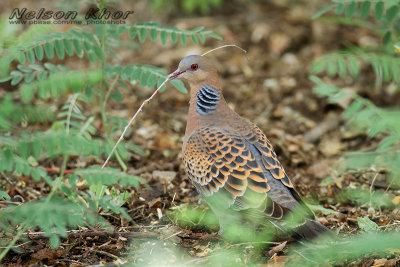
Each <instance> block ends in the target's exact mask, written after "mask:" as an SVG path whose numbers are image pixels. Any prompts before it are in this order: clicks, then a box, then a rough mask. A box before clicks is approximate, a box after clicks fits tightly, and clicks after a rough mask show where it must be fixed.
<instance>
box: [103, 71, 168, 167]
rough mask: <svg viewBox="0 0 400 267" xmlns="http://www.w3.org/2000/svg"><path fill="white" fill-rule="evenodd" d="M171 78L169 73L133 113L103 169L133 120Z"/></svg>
mask: <svg viewBox="0 0 400 267" xmlns="http://www.w3.org/2000/svg"><path fill="white" fill-rule="evenodd" d="M170 78H171V74H169V75H168V76H167V79H166V80H165V81H164V82H163V83H162V84H160V86H159V87H158V88H157V90H155V91H154V93H153V94H152V95H151V96H150V97H149V98H147V99H146V100H145V101H143V103H142V104H141V105H140V107H139V109H138V110H137V111H136V113H135V115H133V117H132V118H131V120H130V121H129V122H128V124H127V125H126V126H125V128H124V131H123V132H122V134H121V136H120V137H119V139H118V141H117V143H115V145H114V147H113V149H112V150H111V152H110V154H109V155H108V157H107V159H106V161H104V164H103V166H101V168H102V169H103V168H104V167H105V166H106V165H107V163H108V161H109V160H110V158H111V156H112V154H113V153H114V151H115V149H116V148H117V146H118V144H119V143H120V142H121V141H122V139H124V136H125V133H126V131H128V129H129V127H130V126H131V124H132V122H133V121H134V120H135V119H136V117H137V115H138V114H139V113H140V112H141V111H142V109H143V106H144V105H145V104H147V103H148V102H149V101H150V100H152V99H153V97H154V96H155V95H156V94H157V93H158V91H159V90H160V89H161V88H162V87H163V86H164V84H166V83H167V82H168V81H169V80H170Z"/></svg>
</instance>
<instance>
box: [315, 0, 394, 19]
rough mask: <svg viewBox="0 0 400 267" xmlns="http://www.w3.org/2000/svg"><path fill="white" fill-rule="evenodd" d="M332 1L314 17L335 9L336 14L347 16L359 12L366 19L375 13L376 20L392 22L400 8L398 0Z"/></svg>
mask: <svg viewBox="0 0 400 267" xmlns="http://www.w3.org/2000/svg"><path fill="white" fill-rule="evenodd" d="M332 2H334V3H333V4H329V5H327V6H325V7H323V8H322V9H321V10H319V11H318V12H317V13H315V15H314V16H313V17H312V19H317V18H319V17H320V16H322V15H323V14H325V13H327V12H329V11H331V10H334V13H335V14H336V15H342V14H344V15H345V16H346V17H347V18H351V17H353V16H355V15H357V14H359V16H360V17H361V18H363V19H365V18H367V17H368V16H370V15H371V13H373V17H374V18H375V20H377V21H381V20H385V21H387V22H391V21H392V20H393V19H394V18H395V17H396V16H397V13H398V10H399V9H398V4H399V1H398V0H388V1H382V0H332ZM385 11H386V12H385Z"/></svg>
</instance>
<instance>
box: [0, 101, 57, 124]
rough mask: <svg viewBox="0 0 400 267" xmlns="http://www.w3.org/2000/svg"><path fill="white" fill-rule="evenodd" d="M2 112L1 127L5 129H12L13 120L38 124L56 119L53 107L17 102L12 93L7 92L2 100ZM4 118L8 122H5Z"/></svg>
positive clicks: (0, 112)
mask: <svg viewBox="0 0 400 267" xmlns="http://www.w3.org/2000/svg"><path fill="white" fill-rule="evenodd" d="M0 114H1V115H0V129H3V130H10V128H11V122H12V123H22V122H27V123H29V124H36V123H38V122H40V123H48V122H52V121H53V120H54V119H55V116H54V110H53V108H52V107H50V106H46V105H41V106H38V105H30V104H21V103H16V102H15V101H13V99H12V96H11V94H6V95H5V96H4V98H3V99H2V100H0ZM3 119H4V120H6V121H7V122H8V123H6V124H4V122H3ZM7 125H8V126H7Z"/></svg>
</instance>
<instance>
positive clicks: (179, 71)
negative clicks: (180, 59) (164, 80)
mask: <svg viewBox="0 0 400 267" xmlns="http://www.w3.org/2000/svg"><path fill="white" fill-rule="evenodd" d="M184 72H185V71H184V70H179V69H177V70H176V71H174V72H173V73H171V74H170V75H169V80H173V79H176V78H178V77H179V76H180V75H181V74H182V73H184Z"/></svg>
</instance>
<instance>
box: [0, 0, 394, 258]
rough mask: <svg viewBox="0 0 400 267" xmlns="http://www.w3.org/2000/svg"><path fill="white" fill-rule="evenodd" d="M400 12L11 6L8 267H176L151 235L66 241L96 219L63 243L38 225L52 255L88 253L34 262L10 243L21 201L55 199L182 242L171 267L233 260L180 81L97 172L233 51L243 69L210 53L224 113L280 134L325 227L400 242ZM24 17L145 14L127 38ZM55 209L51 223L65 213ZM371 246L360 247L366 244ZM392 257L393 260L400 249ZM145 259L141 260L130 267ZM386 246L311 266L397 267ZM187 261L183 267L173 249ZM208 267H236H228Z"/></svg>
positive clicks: (31, 246) (160, 1) (159, 110)
mask: <svg viewBox="0 0 400 267" xmlns="http://www.w3.org/2000/svg"><path fill="white" fill-rule="evenodd" d="M398 4H399V3H398V1H329V0H326V1H316V0H307V1H305V0H304V1H301V0H298V1H293V0H268V1H267V0H265V1H262V0H234V1H227V0H203V1H195V0H171V1H167V0H151V1H150V0H148V1H57V2H56V1H51V2H50V1H7V0H6V1H3V2H2V7H1V14H0V16H1V17H0V19H1V21H0V53H1V54H2V57H3V59H2V60H1V61H0V72H1V73H0V74H1V76H0V79H1V80H0V82H1V83H0V112H1V113H0V129H1V134H2V135H3V136H0V151H1V154H0V159H1V160H3V161H1V162H0V171H1V175H2V182H1V183H2V184H1V186H2V189H1V190H0V193H1V194H2V195H1V196H2V198H3V199H4V201H5V202H4V203H3V206H4V207H3V209H4V210H3V214H6V215H7V214H8V215H7V216H8V217H7V216H6V217H4V218H5V219H4V220H8V221H3V223H5V224H7V225H9V227H8V228H7V227H4V229H3V231H4V233H5V235H4V236H5V238H3V239H2V242H3V243H4V244H3V245H4V247H7V248H8V249H7V250H9V249H11V250H10V252H8V254H7V256H5V255H3V256H4V257H5V258H4V259H3V260H4V263H5V264H12V263H16V262H17V263H18V264H27V263H28V262H31V263H35V264H39V263H44V262H46V263H49V264H52V265H54V264H55V263H57V262H61V263H63V264H66V265H69V264H72V263H73V262H75V261H76V262H78V263H82V264H95V263H98V262H100V261H104V262H112V261H114V262H115V261H118V260H121V259H122V258H124V256H127V255H130V257H132V258H131V259H133V261H134V262H135V263H137V264H139V263H140V262H144V261H147V262H148V264H150V263H152V264H155V265H157V262H158V263H159V260H160V258H157V257H154V258H152V257H151V256H149V255H151V253H150V254H149V250H151V249H152V248H153V247H152V246H155V245H153V243H152V242H153V241H151V242H150V241H149V242H148V241H147V240H148V239H149V238H150V237H154V236H146V234H143V236H142V237H141V238H142V239H140V240H139V239H134V241H132V240H131V241H132V242H129V241H128V240H127V238H125V237H124V235H123V234H121V235H119V236H118V235H116V236H113V237H112V238H111V237H109V236H107V238H109V240H110V241H109V242H110V243H105V242H104V239H102V238H101V237H100V238H97V239H96V240H92V239H90V238H89V239H88V236H85V235H83V237H81V238H80V239H79V240H71V237H70V236H68V235H66V234H64V235H63V234H61V233H64V232H65V231H66V229H67V228H68V229H70V228H74V227H76V226H77V225H79V226H80V225H81V224H82V223H83V222H76V223H71V224H70V225H67V226H65V225H64V226H61V228H62V227H64V228H62V229H64V230H65V231H64V232H63V231H60V232H57V231H56V232H54V231H53V230H54V229H53V228H51V227H53V226H54V227H55V228H57V227H59V225H58V224H57V223H56V222H55V223H54V225H52V226H51V227H50V226H49V229H43V228H41V227H43V226H41V221H40V220H39V219H38V221H36V224H35V223H32V222H31V224H26V225H25V226H26V227H25V228H23V229H24V230H27V229H29V230H31V231H39V230H42V231H44V232H46V234H45V235H44V236H46V238H47V237H50V241H51V238H52V236H54V237H53V241H51V245H52V248H55V247H57V246H58V245H59V244H60V242H61V241H62V240H64V241H63V242H64V243H65V244H69V245H71V246H72V247H73V249H66V247H67V246H64V247H62V248H61V249H60V247H59V248H58V249H53V250H52V249H49V248H48V245H47V243H46V242H47V241H46V239H40V238H38V239H37V240H36V239H35V240H36V241H35V242H34V243H32V242H30V243H28V245H26V246H25V247H24V246H21V247H19V248H18V249H16V248H15V247H13V246H14V244H12V245H11V246H10V245H9V244H10V243H9V242H10V239H7V238H6V237H8V238H11V240H13V239H12V236H15V231H16V230H15V228H13V227H15V225H20V224H21V222H20V221H18V220H15V221H12V219H11V218H12V217H15V212H17V214H20V213H21V214H25V213H23V212H25V211H21V210H17V211H15V210H11V209H10V204H7V203H8V202H7V201H11V202H15V203H17V204H18V205H19V206H24V205H25V203H30V202H31V201H35V200H38V199H41V198H43V199H46V198H47V199H51V198H53V197H55V196H58V197H60V198H61V200H60V207H61V208H62V207H63V205H65V203H64V202H65V201H66V199H71V198H72V196H74V197H77V198H78V196H79V198H82V199H83V200H82V203H83V204H84V205H86V206H88V207H90V209H91V210H92V211H95V212H98V214H100V215H102V219H99V220H100V221H102V222H104V221H106V222H107V223H108V224H109V225H111V226H112V227H113V228H114V231H116V232H126V231H127V229H131V230H132V229H133V230H134V231H136V232H141V233H142V232H145V233H148V232H151V231H153V232H155V233H156V234H157V236H158V237H160V236H161V240H164V239H166V238H168V245H166V243H164V244H163V243H162V242H161V243H160V244H157V246H161V247H159V248H158V249H157V251H158V252H159V253H160V255H159V257H161V258H163V257H166V256H165V255H169V257H170V262H169V263H170V264H177V263H178V262H184V263H185V264H186V263H188V262H193V263H195V264H200V265H201V264H205V262H207V260H210V259H212V257H211V255H213V253H214V252H215V251H217V252H218V253H220V254H221V255H225V254H224V253H225V252H226V251H225V249H227V248H231V244H227V243H224V242H225V241H215V240H213V241H209V240H212V239H207V238H206V239H204V236H203V235H210V234H211V233H213V232H215V231H216V230H217V229H218V226H217V224H216V222H215V219H213V215H212V213H211V212H210V211H208V209H207V207H206V205H205V204H204V203H200V204H196V203H198V199H199V197H198V195H197V193H196V190H195V189H194V187H193V186H192V185H191V183H190V181H189V179H188V177H187V176H186V175H185V173H184V170H183V166H182V163H181V158H180V156H181V148H182V140H183V136H184V131H185V126H186V114H187V111H188V101H189V95H188V94H187V93H185V92H186V90H185V88H184V85H183V84H181V83H179V82H175V83H174V84H172V83H171V84H167V86H166V88H165V90H164V91H163V92H160V93H159V94H157V95H156V97H155V98H154V99H153V100H152V101H151V102H150V103H149V104H147V105H145V106H144V109H143V112H142V113H141V114H140V116H139V117H138V118H137V119H136V121H135V122H134V124H133V125H132V127H131V128H130V129H129V131H128V133H127V135H126V136H125V142H123V144H122V145H120V148H119V150H118V151H117V156H116V157H113V158H112V160H111V162H110V163H109V165H108V166H109V167H110V169H109V170H108V173H106V172H104V171H102V170H99V168H98V167H99V166H101V164H102V163H103V161H104V159H105V158H106V156H107V155H108V153H109V152H110V150H111V147H112V146H113V145H114V144H115V142H116V140H117V139H118V138H119V136H120V135H121V133H122V131H123V129H124V127H125V125H126V124H127V123H128V121H129V119H130V118H131V116H132V115H133V114H134V113H135V112H136V110H137V109H138V108H139V106H140V105H141V103H142V102H143V101H144V100H145V99H147V98H148V97H149V96H150V95H151V94H152V92H153V90H154V89H155V88H156V85H159V84H161V82H162V81H164V80H165V77H166V74H168V73H171V72H172V71H174V70H175V69H176V68H177V66H178V63H179V61H180V60H181V59H182V58H183V57H185V56H187V55H192V54H197V55H200V54H202V53H205V52H207V51H208V50H210V49H213V48H216V47H218V46H221V45H225V44H236V45H238V46H240V47H242V48H243V49H245V50H247V53H246V54H244V53H243V52H242V51H240V50H239V49H237V48H233V47H229V48H224V49H220V50H217V51H215V52H213V53H211V54H209V55H207V57H208V58H211V59H212V60H213V62H214V63H215V65H216V67H217V69H218V72H219V75H220V79H221V84H222V87H223V90H224V95H225V99H226V100H227V102H228V103H229V105H230V106H231V107H232V108H233V109H234V110H235V111H236V112H237V113H239V114H240V115H241V116H243V117H245V118H247V119H249V120H250V121H252V122H254V123H256V124H257V125H258V126H259V127H260V128H261V129H262V130H263V131H264V133H265V134H266V135H267V137H268V138H269V139H270V141H271V143H272V144H273V145H274V149H275V151H276V153H277V155H278V158H279V160H280V161H281V163H282V165H283V166H284V168H285V169H286V172H287V174H288V175H289V177H291V179H292V181H293V182H294V183H295V186H296V188H297V189H298V191H299V193H300V195H301V196H304V198H305V200H306V202H307V203H309V204H310V205H311V206H312V209H313V210H314V211H315V212H316V215H317V216H318V219H319V221H320V222H321V223H322V224H324V225H325V226H327V227H329V228H332V229H333V231H335V232H337V233H340V234H343V235H345V236H347V235H350V234H353V233H355V232H357V233H364V234H369V233H371V232H372V233H375V234H377V233H378V232H382V233H384V232H388V231H392V230H393V231H398V229H399V228H398V226H399V222H400V215H399V209H398V208H399V203H400V191H399V186H398V185H399V173H400V168H399V166H400V154H399V151H400V150H399V143H400V142H399V140H400V123H399V120H400V111H399V108H398V107H399V104H400V93H399V80H400V78H399V77H400V76H399V73H400V72H399V71H400V60H399V57H398V53H399V51H400V50H399V49H400V45H399V43H398V42H399V38H398V36H399V32H400V20H399V14H398ZM15 8H19V9H20V10H21V9H23V8H26V9H27V11H26V12H29V11H36V12H39V10H40V8H45V10H53V11H55V12H56V11H58V10H64V11H67V10H70V11H78V19H79V20H82V21H83V22H87V21H88V20H86V19H85V18H84V17H83V16H84V14H85V13H86V12H88V11H89V10H90V8H107V9H108V10H110V11H111V12H116V11H123V12H126V11H133V13H132V14H131V15H129V16H128V18H127V19H126V20H120V22H121V21H122V22H121V23H118V24H116V23H117V21H118V20H110V21H114V23H113V24H105V23H103V24H102V23H99V24H90V25H74V24H61V25H60V24H55V23H50V24H48V25H30V24H29V21H35V20H36V19H33V20H29V19H24V18H22V19H19V20H18V19H17V20H13V21H20V23H16V22H14V23H10V19H9V16H10V14H11V13H12V11H13V10H14V9H15ZM36 15H37V13H36ZM23 21H28V24H26V23H25V24H24V23H23ZM37 21H40V20H37ZM50 21H54V20H50ZM104 21H105V20H103V22H104ZM199 27H201V28H199ZM203 27H204V28H203ZM82 32H83V33H82ZM55 33H56V34H55ZM193 36H194V37H193ZM65 39H67V41H64V40H65ZM60 40H61V41H60ZM79 48H80V51H79ZM396 53H397V54H396ZM21 65H22V67H21ZM44 72H45V74H41V73H44ZM41 75H42V76H41ZM110 88H111V89H110ZM74 114H75V115H74ZM61 133H62V134H61ZM49 140H53V141H49ZM63 140H64V141H63ZM52 142H53V143H52ZM77 146H79V147H80V148H79V149H78V148H77ZM38 147H40V148H38ZM21 166H22V167H21ZM96 166H97V168H96ZM38 170H40V171H38ZM110 177H112V179H111V178H110ZM114 178H115V179H114ZM110 180H112V181H110ZM139 182H140V185H139ZM65 188H69V189H68V190H70V191H68V190H67V189H65ZM6 202H7V203H6ZM109 202H112V203H114V204H115V205H114V206H113V205H111V206H110V205H108V204H107V203H109ZM44 203H46V202H44ZM82 203H80V204H77V203H76V202H73V203H72V204H71V203H70V204H71V205H78V206H79V205H82ZM42 204H43V203H42ZM43 205H46V204H43ZM44 207H48V206H44ZM60 207H59V208H60ZM27 209H28V208H27ZM43 210H47V211H48V213H46V215H45V216H50V215H49V214H51V212H52V211H51V209H50V210H48V209H46V208H43ZM0 212H2V211H1V210H0ZM18 212H20V213H18ZM26 212H28V211H26ZM177 214H178V215H177ZM188 214H189V215H188ZM124 215H126V216H125V217H124ZM21 216H22V215H21ZM57 216H62V215H57ZM22 217H23V216H22ZM100 217H101V216H100ZM129 217H130V218H132V219H133V220H134V222H135V224H133V223H132V222H130V221H129V219H128V218H129ZM188 218H189V219H188ZM51 229H53V230H51ZM57 229H58V228H57ZM89 229H90V228H89ZM126 236H129V235H128V234H126ZM60 237H61V238H64V239H62V240H61V239H60ZM103 237H104V236H103ZM65 238H66V239H65ZM208 238H211V237H208ZM365 238H370V236H367V237H365ZM384 238H386V237H382V239H379V240H381V241H382V240H383V241H385V240H386V239H384ZM204 240H206V241H204ZM360 240H361V241H357V240H356V241H357V242H359V243H357V242H356V241H355V243H354V244H353V245H354V246H362V245H365V242H363V241H362V239H360ZM365 240H367V239H365ZM368 240H370V239H368ZM371 240H374V239H371ZM388 240H389V239H388ZM383 241H382V242H383ZM386 241H387V240H386ZM386 241H385V242H386ZM372 242H374V241H372ZM129 244H130V245H129ZM154 244H155V243H154ZM282 244H283V243H273V246H274V247H273V248H265V247H264V249H263V250H262V252H261V254H257V256H255V254H256V253H255V252H254V251H251V250H248V249H247V248H246V249H244V247H241V246H238V245H232V246H234V247H235V248H237V249H243V250H240V251H241V253H240V255H237V254H234V255H235V257H234V262H236V263H237V264H249V263H251V262H252V263H254V262H263V263H265V262H267V263H268V264H281V263H284V262H287V261H288V260H289V259H288V257H287V256H286V255H287V254H288V250H290V247H289V246H288V245H286V243H284V244H283V245H282ZM385 244H386V246H389V247H390V245H392V247H390V248H392V249H393V248H397V247H398V246H399V245H397V244H394V243H387V242H386V243H385ZM393 244H394V245H393ZM246 245H248V243H246ZM264 245H265V244H264ZM270 245H271V244H270ZM370 245H371V244H370ZM129 246H131V247H133V249H132V251H141V252H140V253H139V252H138V253H133V254H132V252H129V251H130V250H129ZM88 247H91V248H92V249H91V250H88V249H87V248H88ZM371 247H373V245H371ZM371 247H360V251H357V252H355V254H354V255H352V256H349V257H348V258H346V257H343V258H341V259H339V258H340V257H339V258H337V257H336V259H335V256H334V255H336V254H337V253H339V252H338V251H339V250H336V251H334V252H332V251H330V252H327V254H324V255H325V256H324V257H321V258H318V257H317V256H315V255H311V256H309V257H311V259H313V260H314V263H321V262H324V261H325V263H326V261H327V259H328V262H329V261H330V262H331V263H336V264H351V263H352V261H353V260H354V261H355V263H354V262H353V263H354V264H355V265H357V264H361V265H363V266H372V265H374V266H383V265H384V266H395V264H396V263H397V264H399V258H398V255H397V256H395V255H393V253H389V252H388V251H389V250H387V249H388V247H385V246H384V245H382V247H381V249H382V251H380V252H376V255H382V257H381V256H376V257H367V258H365V259H362V256H363V255H364V254H365V253H369V252H370V251H371V250H369V249H371ZM139 248H140V249H142V250H140V249H139ZM351 248H352V247H350V249H351ZM44 249H46V250H45V251H44ZM47 249H48V250H47ZM175 249H177V250H178V251H179V252H173V250H175ZM50 251H51V252H50ZM83 251H89V252H87V253H86V252H85V253H86V254H85V253H83ZM99 251H100V252H99ZM121 251H122V252H121ZM243 251H244V252H243ZM39 252H41V253H42V254H39ZM45 252H46V253H45ZM164 252H165V253H166V254H165V255H164V254H163V253H164ZM222 252H223V253H222ZM308 252H309V251H308ZM43 253H44V254H43ZM57 253H59V254H57ZM82 253H83V254H82ZM218 253H217V254H218ZM329 253H331V254H329ZM289 254H290V253H289ZM294 254H295V255H297V254H296V253H292V254H290V255H292V256H293V255H294ZM82 255H85V257H83V256H82ZM171 255H174V256H173V257H172V256H171ZM229 255H230V254H229ZM260 255H261V256H260ZM329 255H330V256H331V258H329V257H330V256H329ZM297 257H299V256H298V255H297ZM313 257H314V258H313ZM0 258H1V257H0ZM222 258H223V259H225V258H226V257H225V258H224V257H222ZM228 258H231V257H229V256H228ZM299 258H300V259H301V260H304V258H302V257H299ZM64 259H70V260H72V261H71V262H69V263H68V261H63V260H64ZM231 259H232V258H231ZM122 261H123V260H122ZM305 261H306V262H307V260H305ZM343 261H344V262H343ZM76 262H75V263H74V264H77V265H79V264H78V263H76ZM289 262H290V260H289ZM207 264H217V265H218V264H220V266H224V264H222V263H221V262H219V261H216V262H214V263H213V262H212V261H209V262H208V263H207ZM377 264H378V265H377ZM379 264H382V265H379ZM385 264H386V265H385ZM10 266H11V265H10Z"/></svg>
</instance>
